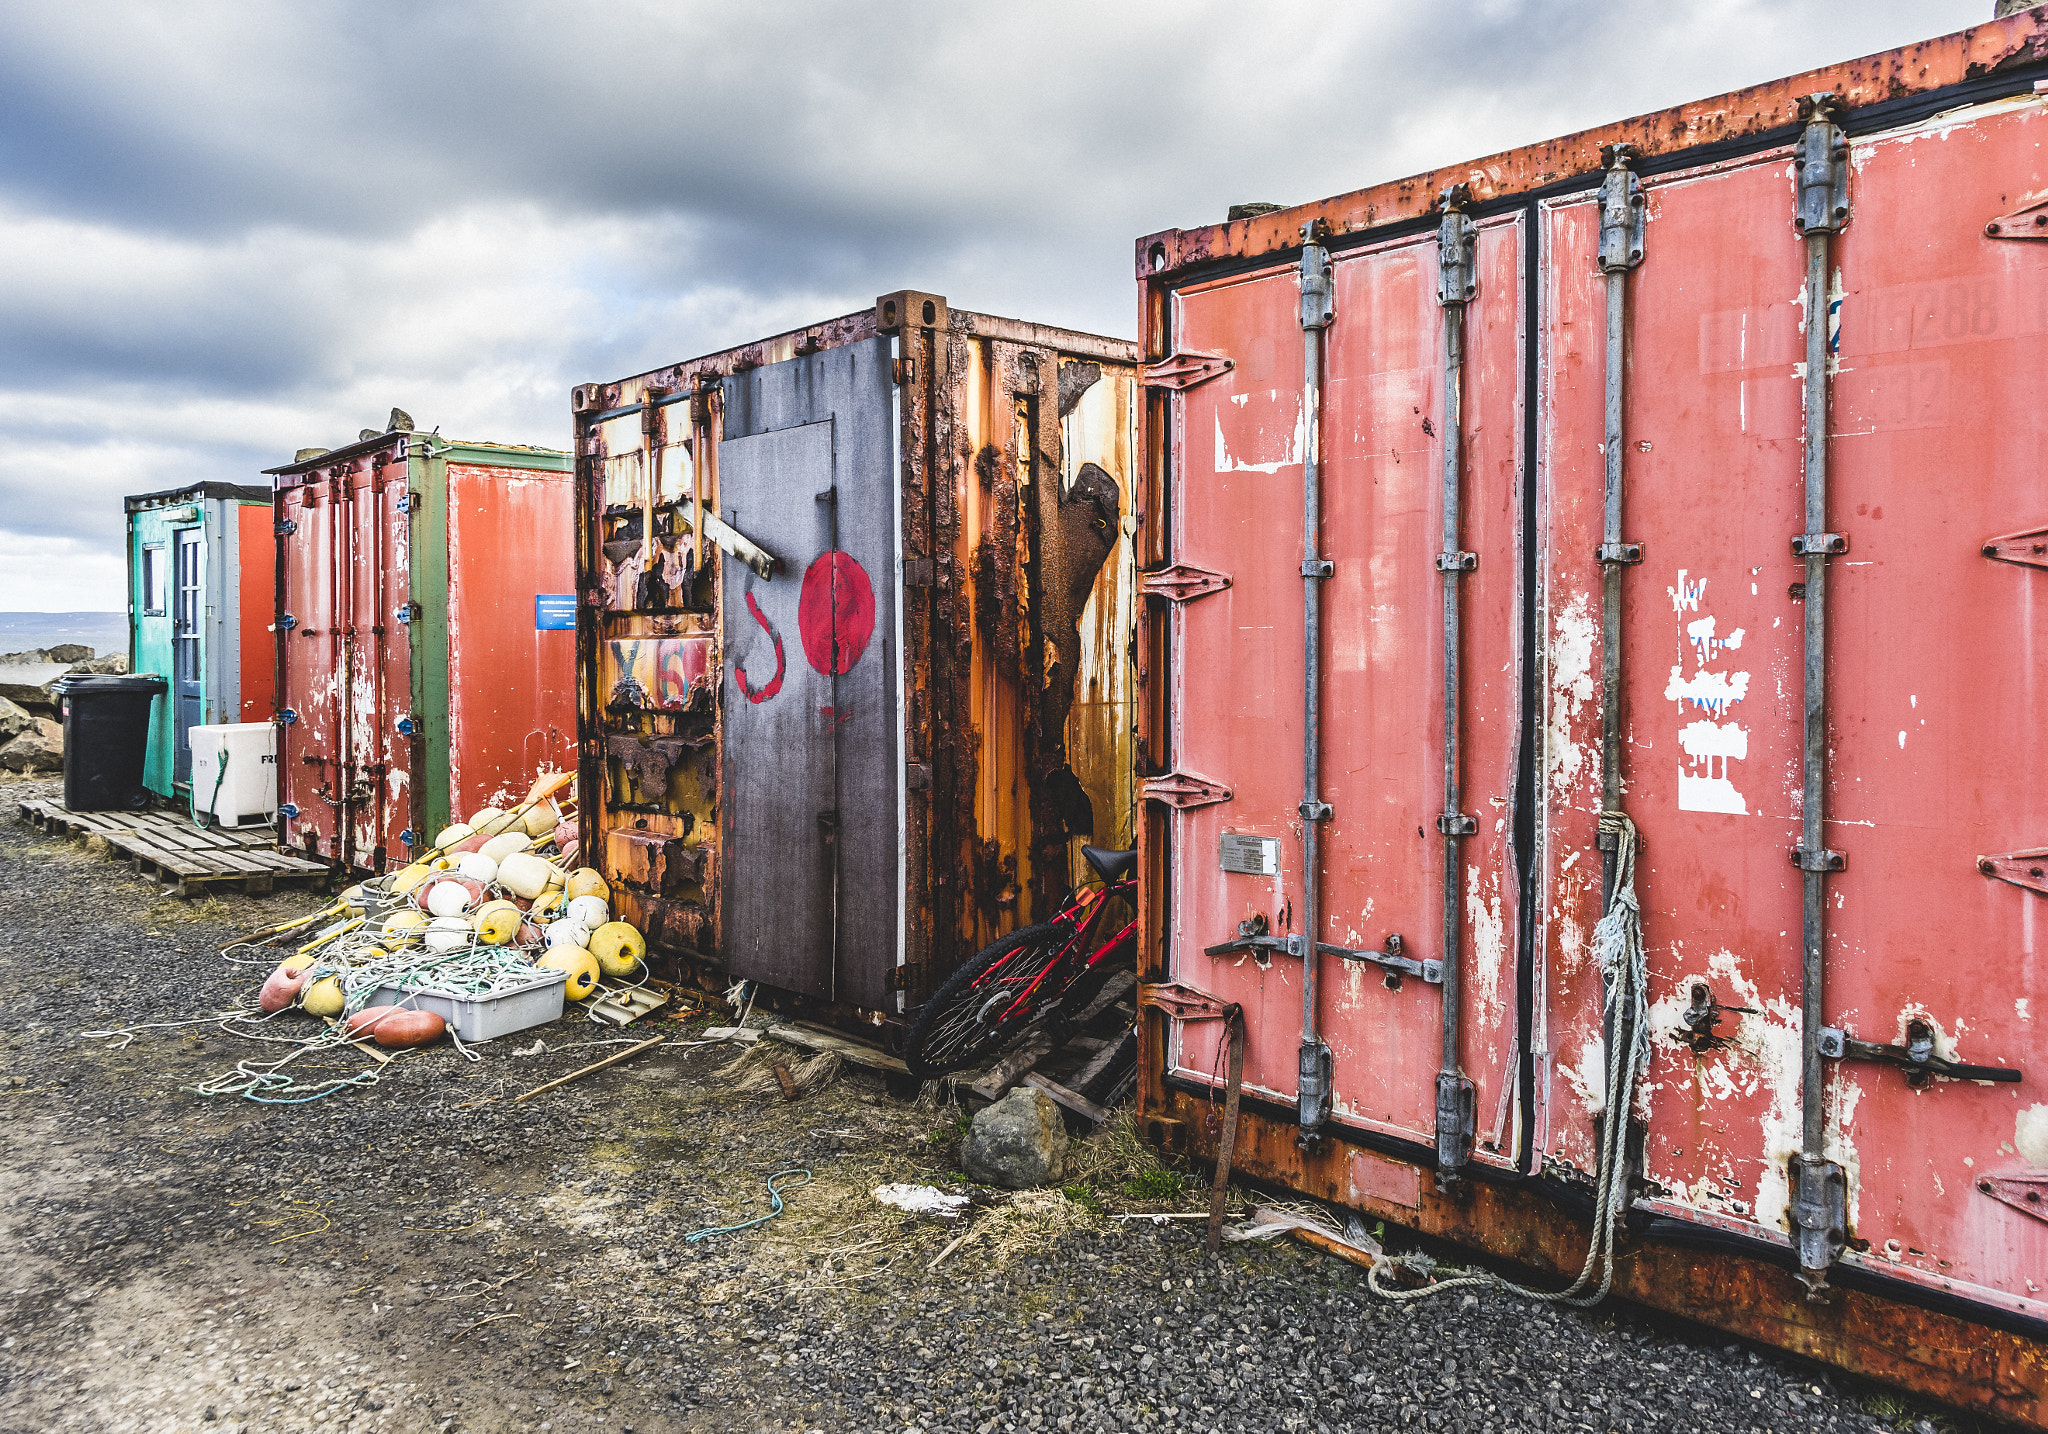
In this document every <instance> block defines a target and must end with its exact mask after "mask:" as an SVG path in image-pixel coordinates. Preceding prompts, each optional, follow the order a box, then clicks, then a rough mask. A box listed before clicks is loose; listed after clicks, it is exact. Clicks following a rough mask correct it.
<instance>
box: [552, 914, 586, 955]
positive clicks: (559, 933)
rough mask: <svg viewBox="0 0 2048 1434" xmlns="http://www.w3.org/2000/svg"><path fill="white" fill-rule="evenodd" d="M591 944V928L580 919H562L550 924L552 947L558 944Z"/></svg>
mask: <svg viewBox="0 0 2048 1434" xmlns="http://www.w3.org/2000/svg"><path fill="white" fill-rule="evenodd" d="M589 944H590V928H589V927H588V926H585V925H584V924H583V923H582V922H580V921H569V920H562V921H554V922H550V923H549V924H548V945H549V947H551V948H552V947H556V946H588V945H589Z"/></svg>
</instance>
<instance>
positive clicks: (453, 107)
mask: <svg viewBox="0 0 2048 1434" xmlns="http://www.w3.org/2000/svg"><path fill="white" fill-rule="evenodd" d="M1991 9H1992V0H1967V3H1958V0H1864V2H1863V3H1860V4H1856V5H1847V4H1843V3H1840V0H1774V3H1765V0H1698V3H1686V0H1665V3H1659V4H1624V3H1618V0H1605V3H1603V0H1471V3H1466V4H1462V5H1460V4H1446V3H1417V0H1411V3H1407V4H1393V3H1386V0H1351V3H1346V4H1329V3H1327V0H1319V3H1315V4H1299V3H1293V0H1257V3H1251V4H1246V3H1242V0H1240V3H1235V4H1219V3H1213V0H1174V3H1170V4H1159V3H1132V0H1087V3H1069V0H1021V3H1019V0H1010V3H1005V4H985V3H979V2H978V0H950V3H938V4H923V5H919V4H912V3H904V0H867V3H864V4H859V5H853V4H841V5H831V4H823V3H814V4H808V5H806V4H795V3H778V0H742V3H737V4H735V3H731V0H720V3H716V4H706V3H697V0H666V3H656V0H604V3H595V0H592V2H591V3H574V0H554V2H553V3H549V0H499V3H496V4H488V5H487V4H479V3H469V4H460V5H457V4H440V3H433V0H405V3H389V4H385V3H376V0H358V3H352V4H349V3H332V2H331V0H330V3H322V0H296V3H289V4H287V3H275V4H263V3H254V0H252V2H251V3H241V4H236V3H214V2H213V0H181V3H179V4H175V5H166V4H162V3H147V4H145V3H140V0H135V3H122V0H104V3H103V0H68V3H65V4H61V5H53V4H43V5H31V4H13V5H7V6H5V7H0V275H4V277H0V610H17V609H27V610H46V611H65V610H79V609H108V608H117V607H120V606H123V605H124V604H125V598H124V597H123V579H122V571H123V569H122V562H123V560H122V556H121V546H120V544H121V526H122V517H121V501H120V500H121V496H122V495H123V494H126V493H144V492H150V491H153V490H156V489H162V488H169V487H175V486H178V485H180V484H184V483H190V482H196V481H200V480H205V479H215V480H228V481H236V482H251V481H256V482H260V481H263V480H262V479H261V478H260V477H259V476H258V475H259V474H260V472H261V470H262V469H264V468H266V467H269V466H272V465H274V464H276V463H278V462H281V461H284V460H285V459H288V458H289V457H290V456H291V453H292V450H293V449H295V448H299V447H303V446H314V445H318V446H334V445H337V444H340V443H342V442H345V441H348V440H350V439H352V438H353V437H354V436H355V433H356V431H357V430H358V429H359V428H363V427H365V426H376V427H382V426H383V419H384V416H385V414H386V413H387V412H388V410H389V409H390V408H391V407H392V406H393V405H397V406H399V407H402V408H404V409H406V410H407V411H408V412H410V413H411V414H412V415H413V416H414V418H415V419H416V420H417V421H418V422H419V423H420V425H421V426H422V427H426V428H432V427H435V426H437V425H438V426H439V427H440V429H441V431H442V432H443V433H444V434H447V435H450V436H453V437H462V438H486V439H495V440H501V441H508V442H520V443H543V444H549V445H562V444H565V443H566V440H567V437H568V417H567V414H568V397H567V396H568V389H569V386H570V385H571V384H572V383H576V382H579V381H582V380H589V379H605V378H617V377H622V376H624V375H626V374H630V373H636V372H639V371H642V370H644V369H647V368H651V367H654V366H656V365H658V364H662V363H667V362H671V361H674V360H677V359H681V358H685V357H689V356H693V355H696V354H700V353H705V352H710V351H713V350H716V349H720V348H723V347H726V346H728V345H731V344H734V343H738V342H742V341H745V340H748V339H752V338H756V337H759V336H761V335H763V334H766V333H772V332H775V331H778V330H780V329H783V328H787V327H790V326H793V325H795V324H799V323H804V322H808V321H811V320H815V319H819V318H824V317H828V316H830V315H833V314H838V313H843V312H847V311H849V310H852V309H856V308H860V307H864V306H865V305H867V304H868V303H870V302H871V301H872V300H873V298H874V296H875V295H876V294H878V293H882V292H884V291H886V290H890V289H898V288H905V287H912V288H923V289H931V290H937V291H938V292H941V293H944V294H945V295H947V296H948V298H950V299H951V300H952V301H953V302H954V303H956V304H959V305H961V306H964V307H969V308H975V309H981V310H985V311H990V312H996V313H1006V314H1014V315H1018V316H1020V317H1025V318H1031V319H1037V320H1042V321H1046V322H1053V323H1061V324H1067V325H1070V326H1073V327H1077V328H1083V329H1092V330H1095V331H1097V332H1102V333H1112V334H1122V335H1130V334H1131V333H1132V332H1133V331H1134V301H1133V292H1132V289H1131V286H1130V281H1129V277H1128V276H1129V274H1130V272H1131V253H1132V245H1131V241H1132V240H1133V239H1134V238H1135V237H1136V236H1137V235H1139V234H1142V233H1147V232H1150V231H1153V230H1157V229H1163V228H1167V227H1170V226H1174V225H1194V224H1200V223H1206V222H1209V221H1211V220H1214V219H1218V218H1220V217H1221V216H1222V214H1223V211H1224V209H1225V208H1226V207H1227V206H1228V205H1229V204H1231V203H1232V202H1235V201H1241V200H1271V201H1276V202H1297V201H1301V200H1307V199H1313V198H1317V197H1320V196H1323V195H1327V194H1334V193H1340V192H1342V191H1345V190H1348V189H1354V188H1357V187H1359V186H1361V185H1364V184H1368V183H1372V182H1375V181H1379V180H1383V179H1391V178H1397V177H1399V176H1401V175H1405V174H1410V173H1413V172H1415V171H1418V170H1422V169H1426V168H1428V167H1430V166H1432V165H1435V164H1438V163H1444V162H1450V161H1455V160H1458V159H1461V158H1467V157H1476V156H1478V155H1481V154H1485V153H1488V152H1490V151H1493V150H1498V149H1503V148H1507V147H1509V146H1512V145H1516V144H1520V143H1524V142H1527V141H1532V140H1538V139H1542V138H1546V137H1548V136H1552V135H1556V134H1561V133H1566V132H1569V131H1571V130H1575V129H1580V128H1583V127H1586V126H1588V125H1592V124H1597V123H1602V122H1604V121H1607V120H1611V119H1616V118H1620V117H1623V116H1626V115H1629V114H1633V113H1638V112H1641V111H1644V110H1649V109H1654V108H1658V107H1661V106H1664V105H1668V104H1672V103H1675V102H1678V101H1681V100H1687V99H1694V98H1698V97H1701V96H1706V95H1711V94H1715V93H1719V92H1721V91H1724V90H1728V89H1732V88H1735V87H1737V86H1740V85H1745V84H1750V83H1753V82H1756V81H1759V80H1765V79H1770V78H1772V77H1775V76H1778V75H1782V74H1788V73H1792V72H1795V71H1799V70H1803V69H1808V68H1811V67H1813V66H1816V65H1820V64H1825V63H1828V62H1830V61H1835V60H1841V59H1846V58H1849V57H1852V56H1856V55H1861V54H1867V53H1870V52H1873V51H1877V50H1883V49H1888V48H1890V47H1892V46H1895V45H1899V44H1904V43H1907V42H1909V41H1912V40H1916V39H1922V38H1925V37H1928V36H1932V35H1937V34H1942V33H1945V32H1947V31H1950V30H1954V29H1959V28H1962V27H1963V26H1965V25H1968V24H1972V23H1975V22H1976V21H1978V20H1980V19H1983V18H1988V16H1989V14H1990V11H1991Z"/></svg>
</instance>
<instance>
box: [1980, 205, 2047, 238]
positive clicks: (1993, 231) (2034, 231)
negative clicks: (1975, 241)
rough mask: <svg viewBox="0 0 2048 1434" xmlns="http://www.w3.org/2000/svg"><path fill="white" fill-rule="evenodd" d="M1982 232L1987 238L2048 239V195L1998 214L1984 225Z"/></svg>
mask: <svg viewBox="0 0 2048 1434" xmlns="http://www.w3.org/2000/svg"><path fill="white" fill-rule="evenodd" d="M1984 234H1985V237H1986V238H1989V239H2042V240H2048V196H2044V197H2042V198H2040V199H2036V200H2034V201H2033V202H2032V203H2029V204H2024V205H2021V206H2020V207H2019V208H2018V209H2015V210H2013V212H2012V213H2010V214H2001V215H1999V216H1998V217H1997V218H1996V219H1994V220H1992V221H1991V222H1990V223H1989V224H1986V225H1985V226H1984Z"/></svg>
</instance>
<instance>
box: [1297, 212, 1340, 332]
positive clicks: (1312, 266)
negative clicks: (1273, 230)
mask: <svg viewBox="0 0 2048 1434" xmlns="http://www.w3.org/2000/svg"><path fill="white" fill-rule="evenodd" d="M1319 237H1320V235H1319V233H1318V231H1317V229H1316V226H1315V225H1314V224H1312V223H1311V224H1304V225H1302V226H1301V238H1302V245H1301V271H1300V272H1301V326H1302V327H1303V328H1304V329H1326V328H1328V327H1329V326H1330V321H1331V320H1332V319H1334V318H1336V317H1337V285H1336V281H1335V279H1334V278H1333V277H1332V276H1331V274H1330V251H1329V250H1327V249H1325V248H1324V247H1323V246H1322V245H1320V244H1318V243H1316V242H1315V241H1316V240H1317V239H1318V238H1319Z"/></svg>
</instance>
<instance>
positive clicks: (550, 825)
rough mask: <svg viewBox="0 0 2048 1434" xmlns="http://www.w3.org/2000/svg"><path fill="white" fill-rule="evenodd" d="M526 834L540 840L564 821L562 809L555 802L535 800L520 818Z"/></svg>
mask: <svg viewBox="0 0 2048 1434" xmlns="http://www.w3.org/2000/svg"><path fill="white" fill-rule="evenodd" d="M520 823H521V825H522V826H523V827H524V828H525V830H526V834H527V835H528V836H530V837H532V838H533V839H534V840H535V841H539V840H540V839H541V838H542V837H544V836H546V835H547V834H548V833H549V832H551V831H553V830H554V829H555V828H556V827H558V826H560V825H561V823H562V809H561V808H560V807H558V806H556V805H555V804H554V803H553V802H535V803H534V804H533V805H532V806H530V807H528V808H527V809H526V815H525V816H524V817H522V818H520Z"/></svg>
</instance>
